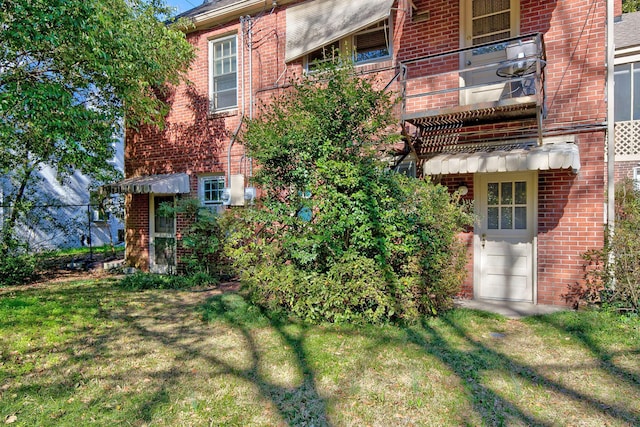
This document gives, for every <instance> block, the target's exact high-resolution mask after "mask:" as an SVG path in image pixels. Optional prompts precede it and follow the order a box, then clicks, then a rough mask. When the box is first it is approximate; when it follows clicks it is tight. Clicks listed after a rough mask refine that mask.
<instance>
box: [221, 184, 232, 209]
mask: <svg viewBox="0 0 640 427" xmlns="http://www.w3.org/2000/svg"><path fill="white" fill-rule="evenodd" d="M220 198H221V199H222V205H223V206H229V205H230V204H231V189H230V188H229V187H226V188H223V189H222V195H221V196H220Z"/></svg>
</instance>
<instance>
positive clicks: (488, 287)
mask: <svg viewBox="0 0 640 427" xmlns="http://www.w3.org/2000/svg"><path fill="white" fill-rule="evenodd" d="M475 188H476V189H477V191H476V214H477V217H478V219H477V224H476V231H475V235H474V240H475V248H474V249H475V251H474V252H475V257H474V258H475V259H474V261H475V273H474V282H475V287H474V297H476V298H480V299H496V300H505V301H527V302H533V301H534V285H535V277H534V276H535V275H534V264H535V263H534V259H535V256H534V255H535V247H534V237H535V235H536V225H537V221H536V216H537V210H536V203H537V201H536V198H537V174H536V173H535V172H524V173H499V174H478V175H477V176H476V182H475Z"/></svg>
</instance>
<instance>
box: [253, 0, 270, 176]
mask: <svg viewBox="0 0 640 427" xmlns="http://www.w3.org/2000/svg"><path fill="white" fill-rule="evenodd" d="M274 4H275V2H274ZM274 7H275V6H274ZM272 12H273V10H272ZM248 18H249V19H248V21H249V26H248V31H247V38H248V44H249V49H248V50H249V119H253V101H254V100H253V19H252V18H251V17H250V16H249V17H248ZM248 175H249V178H251V177H252V176H253V158H251V157H249V174H248Z"/></svg>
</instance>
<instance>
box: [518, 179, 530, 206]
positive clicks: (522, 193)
mask: <svg viewBox="0 0 640 427" xmlns="http://www.w3.org/2000/svg"><path fill="white" fill-rule="evenodd" d="M515 203H516V205H526V204H527V183H526V182H516V202H515Z"/></svg>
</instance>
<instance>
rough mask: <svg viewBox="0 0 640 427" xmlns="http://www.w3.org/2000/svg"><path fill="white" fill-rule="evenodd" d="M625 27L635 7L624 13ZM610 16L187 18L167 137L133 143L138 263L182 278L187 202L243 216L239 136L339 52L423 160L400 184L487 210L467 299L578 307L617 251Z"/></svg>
mask: <svg viewBox="0 0 640 427" xmlns="http://www.w3.org/2000/svg"><path fill="white" fill-rule="evenodd" d="M617 6H618V8H617V11H618V12H619V9H620V5H617ZM606 9H607V4H606V1H605V0H564V1H553V0H549V1H545V0H500V1H497V0H459V1H444V0H367V1H361V0H351V1H349V2H346V1H340V0H308V1H304V2H300V1H292V0H288V1H287V0H278V1H275V0H274V1H271V0H218V1H215V0H214V1H205V2H204V3H203V4H202V5H201V6H198V7H196V8H194V9H192V10H190V11H188V12H186V13H184V14H183V16H184V17H187V18H190V19H191V20H192V21H193V23H194V27H193V28H192V29H191V30H190V31H189V32H188V34H187V38H188V40H189V41H190V42H191V43H192V44H193V45H194V46H195V47H196V49H197V52H198V55H197V59H196V60H195V62H194V64H193V66H192V69H191V72H190V75H189V77H190V79H191V81H192V84H191V85H189V86H186V85H185V86H180V87H177V88H176V89H175V91H174V93H173V94H172V96H171V97H170V99H169V102H170V103H171V112H170V114H169V116H168V117H167V126H166V127H165V129H163V130H162V131H159V130H156V129H143V130H141V131H139V132H133V131H132V130H129V131H128V132H127V135H126V152H125V159H126V160H125V174H126V177H127V179H125V180H124V181H122V182H120V183H118V184H117V185H115V186H114V187H116V188H115V189H116V190H118V191H121V192H124V193H127V208H128V209H127V212H128V216H127V222H126V239H127V254H126V256H127V259H128V261H129V263H130V264H132V265H134V266H137V267H139V268H141V269H145V270H146V269H151V270H155V271H167V270H170V269H171V268H173V266H174V265H175V263H176V252H179V251H180V240H181V234H180V233H181V229H182V227H183V226H184V224H183V223H182V221H181V220H180V218H178V220H177V221H176V220H175V219H167V218H163V217H160V216H159V215H158V214H157V212H156V210H157V207H158V205H159V203H161V202H164V201H169V202H170V201H172V200H174V199H175V197H176V196H177V197H182V196H184V195H187V194H191V195H192V196H197V197H199V198H200V200H201V202H202V203H203V204H205V205H210V206H212V207H214V208H215V209H224V208H225V207H224V206H225V205H229V206H242V205H244V204H245V203H246V200H248V199H250V198H251V197H252V196H253V194H254V191H253V189H252V188H251V187H250V178H251V175H252V171H253V168H254V167H256V165H254V164H253V162H252V160H251V159H250V158H248V157H247V156H246V153H245V151H244V149H243V147H242V146H241V145H240V144H239V143H238V142H237V140H236V136H237V134H238V132H239V130H240V128H241V126H242V122H243V120H244V119H245V118H250V117H253V116H255V115H256V114H257V108H256V106H257V105H258V103H259V102H260V101H263V100H265V99H269V97H270V96H273V94H274V93H276V91H278V90H279V89H280V88H282V86H283V85H284V84H285V83H286V82H287V81H288V79H289V78H290V77H291V76H293V75H300V74H301V73H305V72H309V71H313V67H314V64H315V62H314V61H318V60H320V61H322V60H326V59H329V58H328V57H329V56H330V52H331V51H332V49H333V48H335V49H338V50H340V51H342V52H351V54H352V55H353V57H354V60H355V63H356V69H357V71H359V72H361V73H363V74H369V73H374V74H375V75H377V76H378V77H379V78H380V79H381V80H382V81H384V82H388V83H389V88H390V89H391V90H394V91H397V93H399V94H401V96H402V100H403V102H402V106H401V111H399V112H398V124H399V129H400V128H402V129H404V131H405V132H406V133H407V135H409V140H410V144H409V145H410V149H408V150H407V151H406V152H403V153H398V156H397V158H396V160H395V164H394V165H393V167H395V168H396V169H398V170H399V171H403V172H404V173H409V174H415V175H416V176H417V177H418V178H423V177H429V178H431V179H432V180H435V181H437V182H440V183H442V184H444V185H447V186H448V187H449V188H450V189H451V191H454V190H458V189H460V190H463V191H466V196H465V197H466V198H467V199H469V200H473V201H474V206H475V209H476V213H477V224H476V226H475V227H474V229H473V230H472V231H470V232H468V233H467V234H466V235H464V236H463V238H465V239H466V241H467V242H468V248H469V264H468V265H469V268H468V270H469V274H468V277H467V280H466V282H465V285H464V288H463V296H465V297H468V298H472V297H473V298H488V299H499V300H512V301H528V302H533V303H545V304H563V303H564V300H563V298H562V294H563V293H564V292H566V289H567V286H568V285H570V284H573V283H575V282H578V281H580V280H582V275H583V271H582V259H581V257H580V254H581V253H582V252H584V251H585V250H587V249H590V248H598V247H601V246H602V244H603V239H604V235H603V224H604V222H605V210H606V209H605V203H606V199H605V180H606V163H605V131H606V125H605V123H606V113H607V105H606V102H605V83H606V65H605V62H606V26H605V24H606Z"/></svg>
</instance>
